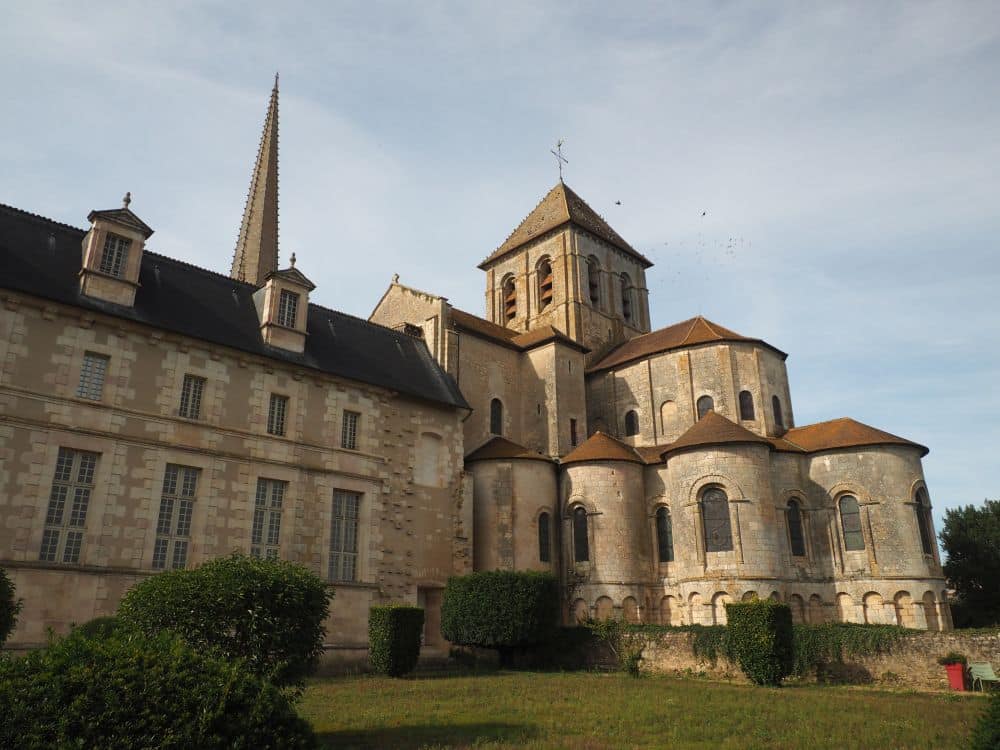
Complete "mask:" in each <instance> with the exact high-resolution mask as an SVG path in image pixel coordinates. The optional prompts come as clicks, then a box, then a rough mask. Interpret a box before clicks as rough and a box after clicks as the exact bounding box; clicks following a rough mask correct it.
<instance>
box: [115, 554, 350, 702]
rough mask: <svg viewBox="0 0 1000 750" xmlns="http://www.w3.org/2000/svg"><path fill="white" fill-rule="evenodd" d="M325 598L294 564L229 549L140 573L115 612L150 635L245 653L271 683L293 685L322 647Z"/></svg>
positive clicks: (237, 655) (316, 581) (321, 587)
mask: <svg viewBox="0 0 1000 750" xmlns="http://www.w3.org/2000/svg"><path fill="white" fill-rule="evenodd" d="M331 596H332V592H331V591H330V590H329V589H328V588H327V586H326V584H325V583H324V582H323V581H322V580H321V579H320V578H319V577H318V576H316V575H315V574H314V573H312V572H311V571H309V570H307V569H306V568H304V567H302V566H301V565H295V564H293V563H290V562H287V561H284V560H261V559H257V558H253V557H247V556H245V555H240V554H233V555H231V556H230V557H223V558H219V559H217V560H212V561H211V562H208V563H205V564H204V565H202V566H201V567H200V568H195V569H193V570H172V571H168V572H165V573H159V574H157V575H155V576H152V577H151V578H147V579H146V580H145V581H143V582H141V583H140V584H138V585H137V586H136V587H135V588H133V589H132V590H131V591H129V592H128V593H127V594H125V597H124V598H123V599H122V601H121V604H119V606H118V618H119V620H120V621H121V625H122V626H124V627H127V628H133V629H136V630H139V631H140V632H142V633H144V634H146V635H149V636H151V635H155V634H156V633H159V632H161V631H164V630H169V631H173V632H175V633H177V634H178V635H180V636H181V637H182V638H184V640H186V641H187V642H188V643H190V644H192V645H194V646H201V645H205V646H213V647H215V648H218V649H219V650H220V651H221V652H222V653H223V654H224V655H225V656H226V657H227V658H229V659H245V660H246V663H247V667H248V668H249V669H250V670H251V671H253V672H254V673H255V674H257V675H259V676H260V677H264V678H265V679H268V680H271V681H272V682H274V683H275V684H277V685H289V684H300V683H301V682H302V680H303V679H304V678H305V677H306V675H308V674H309V673H310V672H312V671H313V669H314V668H315V666H316V663H317V661H318V659H319V655H320V653H321V652H322V650H323V636H324V634H325V630H324V628H323V621H324V620H325V619H326V617H327V614H328V613H329V601H330V597H331Z"/></svg>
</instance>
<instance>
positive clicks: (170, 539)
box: [153, 464, 199, 570]
mask: <svg viewBox="0 0 1000 750" xmlns="http://www.w3.org/2000/svg"><path fill="white" fill-rule="evenodd" d="M198 471H199V470H198V469H196V468H194V467H192V466H175V465H174V464H167V468H166V470H165V471H164V472H163V491H162V492H161V494H160V515H159V517H158V518H157V521H156V542H155V544H154V546H153V567H154V568H156V569H158V570H162V569H163V568H167V567H170V568H183V567H184V566H185V565H186V564H187V555H188V545H189V544H190V541H191V517H192V516H193V515H194V498H195V494H196V493H197V490H198Z"/></svg>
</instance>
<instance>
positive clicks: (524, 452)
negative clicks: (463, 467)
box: [465, 436, 552, 463]
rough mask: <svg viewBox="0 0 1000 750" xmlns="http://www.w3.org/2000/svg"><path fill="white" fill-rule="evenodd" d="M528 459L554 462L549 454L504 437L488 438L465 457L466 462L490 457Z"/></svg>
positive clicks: (485, 459)
mask: <svg viewBox="0 0 1000 750" xmlns="http://www.w3.org/2000/svg"><path fill="white" fill-rule="evenodd" d="M522 458H523V459H528V460H530V461H548V462H549V463H552V459H551V458H549V457H548V456H543V455H542V454H541V453H535V452H534V451H532V450H528V449H527V448H525V447H524V446H523V445H518V444H517V443H515V442H514V441H513V440H508V439H507V438H503V437H499V436H498V437H494V438H491V439H490V440H487V441H486V442H485V443H483V444H482V445H481V446H479V447H478V448H476V450H474V451H472V453H470V454H469V455H467V456H466V457H465V462H466V463H468V462H470V461H487V460H490V459H501V460H503V459H507V460H509V459H522Z"/></svg>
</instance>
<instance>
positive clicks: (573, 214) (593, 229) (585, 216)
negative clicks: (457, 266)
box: [479, 182, 653, 270]
mask: <svg viewBox="0 0 1000 750" xmlns="http://www.w3.org/2000/svg"><path fill="white" fill-rule="evenodd" d="M565 224H575V225H576V226H578V227H580V228H581V229H585V230H586V231H588V232H590V233H591V234H593V235H594V236H596V237H598V238H599V239H602V240H604V241H605V242H607V243H609V244H611V245H614V246H615V247H617V248H618V249H619V250H622V251H623V252H625V253H628V254H629V255H631V256H632V257H633V258H635V259H636V260H638V261H639V262H640V263H642V265H643V268H649V267H650V266H651V265H653V264H652V262H651V261H650V260H649V259H648V258H646V256H644V255H643V254H642V253H640V252H639V251H638V250H636V249H635V248H634V247H632V246H631V245H629V244H628V243H627V242H626V241H625V240H624V239H623V238H622V236H621V235H620V234H618V232H616V231H615V230H614V229H612V228H611V226H610V225H609V224H608V223H607V222H606V221H605V220H604V219H603V218H601V216H599V215H598V214H597V212H596V211H594V209H592V208H591V207H590V206H588V205H587V202H586V201H585V200H583V198H581V197H580V196H579V195H577V194H576V193H574V192H573V191H572V190H571V189H570V188H569V186H568V185H566V184H565V183H563V182H559V184H557V185H556V186H555V187H554V188H552V189H551V190H550V191H549V192H548V194H547V195H546V196H545V197H544V198H542V200H541V201H540V202H539V203H538V205H537V206H535V209H534V210H533V211H532V212H531V213H530V214H528V216H527V217H526V218H525V219H524V221H522V222H521V223H520V224H519V225H518V227H517V229H515V230H514V231H513V232H511V234H510V236H509V237H508V238H507V239H506V241H505V242H504V243H503V244H502V245H501V246H500V247H498V248H497V249H496V251H495V252H494V253H493V254H492V255H490V257H488V258H487V259H486V260H484V261H483V262H482V263H480V264H479V267H480V268H482V269H483V270H485V269H486V267H487V266H488V265H489V264H490V263H492V262H493V261H495V260H499V259H500V258H502V257H503V256H504V255H506V254H507V253H509V252H512V251H514V250H516V249H517V248H519V247H521V246H522V245H525V244H527V243H528V242H531V241H532V240H534V239H537V238H538V237H540V236H542V235H543V234H545V233H546V232H549V231H551V230H553V229H556V228H557V227H561V226H563V225H565Z"/></svg>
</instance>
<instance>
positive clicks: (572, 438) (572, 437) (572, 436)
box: [569, 419, 577, 447]
mask: <svg viewBox="0 0 1000 750" xmlns="http://www.w3.org/2000/svg"><path fill="white" fill-rule="evenodd" d="M576 442H577V440H576V420H575V419H571V420H569V444H570V445H572V446H574V447H575V446H576Z"/></svg>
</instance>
